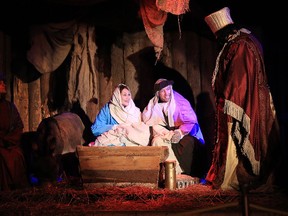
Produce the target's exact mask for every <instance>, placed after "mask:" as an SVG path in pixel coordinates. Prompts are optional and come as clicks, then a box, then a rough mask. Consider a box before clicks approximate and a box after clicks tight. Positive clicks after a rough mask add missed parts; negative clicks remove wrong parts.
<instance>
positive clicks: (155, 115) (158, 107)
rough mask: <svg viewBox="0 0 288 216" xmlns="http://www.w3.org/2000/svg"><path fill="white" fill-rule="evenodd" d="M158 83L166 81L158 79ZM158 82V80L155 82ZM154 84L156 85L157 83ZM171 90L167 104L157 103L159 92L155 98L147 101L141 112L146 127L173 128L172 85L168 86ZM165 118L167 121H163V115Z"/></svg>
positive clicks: (173, 105) (174, 105) (173, 102)
mask: <svg viewBox="0 0 288 216" xmlns="http://www.w3.org/2000/svg"><path fill="white" fill-rule="evenodd" d="M159 81H160V82H161V81H167V80H166V79H159ZM157 82H158V80H157ZM157 82H156V83H157ZM169 87H170V88H171V98H170V100H169V101H168V102H167V103H158V102H159V91H160V90H161V89H160V90H158V91H156V93H155V96H154V97H153V98H152V99H151V100H150V101H149V103H148V105H147V106H146V108H145V109H144V110H143V113H142V120H143V121H144V122H145V123H146V124H148V125H156V124H160V125H163V126H164V125H167V124H168V126H170V127H173V126H174V119H173V114H174V111H175V107H176V104H175V99H174V92H173V88H172V85H169ZM163 112H164V113H165V115H166V116H167V118H168V121H169V122H166V121H165V117H164V114H163Z"/></svg>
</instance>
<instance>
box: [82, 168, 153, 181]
mask: <svg viewBox="0 0 288 216" xmlns="http://www.w3.org/2000/svg"><path fill="white" fill-rule="evenodd" d="M158 175H159V172H158V171H155V170H131V171H129V172H128V171H126V172H123V171H117V170H116V171H114V170H113V171H111V170H90V172H89V173H86V175H83V174H82V179H83V183H97V182H103V183H104V182H106V183H109V182H110V183H111V182H113V183H115V182H117V183H120V182H122V183H124V182H134V183H136V182H137V183H151V184H152V183H153V184H158V178H159V177H158Z"/></svg>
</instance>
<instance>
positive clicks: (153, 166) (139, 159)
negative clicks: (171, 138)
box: [80, 155, 160, 172]
mask: <svg viewBox="0 0 288 216" xmlns="http://www.w3.org/2000/svg"><path fill="white" fill-rule="evenodd" d="M159 163H160V156H159V155H158V156H106V155H103V156H102V157H101V156H100V157H97V156H96V157H92V156H89V157H80V167H81V170H82V171H83V172H85V171H86V170H89V169H97V170H106V169H110V170H127V171H128V170H135V169H137V170H148V169H149V170H158V169H159Z"/></svg>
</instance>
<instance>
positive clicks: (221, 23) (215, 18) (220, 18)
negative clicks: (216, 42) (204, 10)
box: [204, 7, 234, 34]
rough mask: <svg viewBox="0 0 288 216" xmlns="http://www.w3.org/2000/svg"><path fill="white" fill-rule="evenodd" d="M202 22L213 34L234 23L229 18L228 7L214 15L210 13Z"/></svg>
mask: <svg viewBox="0 0 288 216" xmlns="http://www.w3.org/2000/svg"><path fill="white" fill-rule="evenodd" d="M204 20H205V22H206V23H207V24H208V26H209V27H210V29H211V31H212V32H213V33H214V34H215V33H216V32H217V31H219V30H220V29H222V28H224V27H225V26H227V25H229V24H233V23H234V22H233V20H232V18H231V16H230V9H229V8H228V7H224V8H222V9H220V10H218V11H216V12H214V13H211V14H210V15H208V16H206V17H205V18H204Z"/></svg>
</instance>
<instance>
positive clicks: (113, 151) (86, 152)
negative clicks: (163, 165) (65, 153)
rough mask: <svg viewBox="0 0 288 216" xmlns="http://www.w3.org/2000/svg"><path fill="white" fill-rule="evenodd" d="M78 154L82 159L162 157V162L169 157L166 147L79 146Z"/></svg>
mask: <svg viewBox="0 0 288 216" xmlns="http://www.w3.org/2000/svg"><path fill="white" fill-rule="evenodd" d="M76 150H77V154H78V156H79V157H80V158H81V157H82V156H84V157H87V156H94V157H95V156H103V155H105V156H108V155H110V156H116V155H124V156H128V155H131V156H136V155H138V156H139V155H141V156H145V155H149V156H157V155H161V158H160V160H161V162H163V161H165V160H166V159H167V157H168V155H169V150H168V147H166V146H162V147H161V146H126V147H123V146H113V147H88V146H77V149H76Z"/></svg>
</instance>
